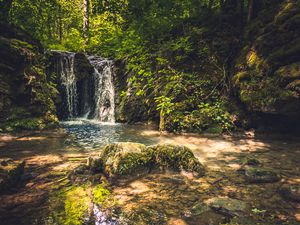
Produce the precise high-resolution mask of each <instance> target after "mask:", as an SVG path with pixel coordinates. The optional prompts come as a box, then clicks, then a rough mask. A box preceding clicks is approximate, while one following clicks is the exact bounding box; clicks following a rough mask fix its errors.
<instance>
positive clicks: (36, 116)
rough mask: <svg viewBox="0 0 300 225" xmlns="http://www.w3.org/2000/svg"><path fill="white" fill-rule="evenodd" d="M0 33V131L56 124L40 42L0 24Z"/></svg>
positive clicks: (52, 91) (12, 27) (53, 91)
mask: <svg viewBox="0 0 300 225" xmlns="http://www.w3.org/2000/svg"><path fill="white" fill-rule="evenodd" d="M0 30H1V32H0V33H1V34H0V129H1V130H3V131H7V132H11V131H14V130H30V129H43V128H45V127H46V126H48V125H49V126H52V125H57V122H58V121H57V118H56V115H55V107H54V102H53V99H52V98H53V96H55V95H56V88H55V87H54V86H53V85H50V84H49V83H48V81H50V80H51V78H50V77H47V76H46V74H45V68H44V64H43V60H42V54H43V50H42V48H41V45H40V43H39V42H38V41H36V40H34V38H32V37H30V35H28V34H27V33H26V32H24V31H22V30H21V29H18V28H16V27H14V26H10V25H5V24H3V23H0Z"/></svg>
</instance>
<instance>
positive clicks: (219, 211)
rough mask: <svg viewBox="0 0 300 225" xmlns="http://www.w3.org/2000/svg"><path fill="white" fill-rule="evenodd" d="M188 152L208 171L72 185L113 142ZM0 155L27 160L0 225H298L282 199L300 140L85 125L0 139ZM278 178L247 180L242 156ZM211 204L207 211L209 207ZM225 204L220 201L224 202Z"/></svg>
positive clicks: (299, 173)
mask: <svg viewBox="0 0 300 225" xmlns="http://www.w3.org/2000/svg"><path fill="white" fill-rule="evenodd" d="M127 141H130V142H139V143H143V144H145V145H153V144H158V143H159V144H176V145H185V146H187V147H189V148H190V149H191V150H192V151H193V153H194V155H195V156H196V157H197V158H198V159H199V160H200V162H201V163H202V164H203V165H204V166H205V167H206V175H205V176H204V177H201V178H195V177H191V176H190V175H189V174H184V173H180V174H178V173H174V172H170V171H167V172H154V173H150V174H148V175H146V176H143V177H140V178H139V179H135V180H127V181H123V182H120V183H116V184H109V183H108V182H107V180H105V178H104V177H101V176H95V177H92V178H89V180H87V181H86V182H84V183H83V182H82V181H80V182H75V183H74V182H70V178H69V176H68V174H69V172H70V171H72V170H73V169H74V168H76V167H77V166H78V165H80V164H82V163H85V162H86V158H87V157H88V156H90V155H98V154H99V151H100V149H101V147H102V146H103V145H105V144H108V143H113V142H127ZM0 157H1V158H6V157H9V158H12V159H14V160H25V161H26V167H25V174H24V178H23V179H22V182H21V183H20V184H19V185H18V186H16V187H14V188H12V189H11V190H10V191H8V192H7V193H5V194H2V195H0V201H1V206H0V224H1V225H2V224H3V225H11V224H16V225H17V224H18V225H21V224H24V225H28V224H32V225H33V224H37V225H43V224H45V225H54V224H69V225H73V224H74V225H75V224H78V225H80V224H95V225H98V224H179V225H181V224H199V225H202V224H203V225H206V224H207V225H219V224H232V225H233V224H234V225H238V224H240V225H244V224H249V225H250V224H251V225H252V224H262V225H263V224H266V225H267V224H299V221H300V203H299V202H295V201H289V200H287V199H285V198H284V197H283V196H282V195H281V194H280V189H281V187H282V186H283V185H299V183H300V168H299V167H300V163H299V162H300V141H299V139H298V138H292V137H287V136H284V135H276V136H275V135H268V136H267V135H263V136H258V135H253V134H252V135H250V136H249V135H248V136H247V135H234V136H217V135H192V134H183V135H175V134H160V133H159V132H157V131H156V130H155V129H153V128H151V127H149V126H143V125H122V124H116V125H112V124H103V123H97V122H94V121H88V120H75V121H69V122H64V123H62V128H61V129H57V130H51V131H43V132H34V133H22V134H16V135H4V134H3V135H1V136H0ZM249 158H255V159H257V160H259V162H260V164H261V166H263V167H266V168H271V169H272V170H274V171H276V172H277V173H278V174H280V181H278V182H274V183H260V184H255V183H249V182H247V181H245V178H244V176H243V175H242V174H241V173H240V172H239V171H240V169H241V167H242V166H243V165H244V162H245V160H246V159H249ZM212 201H214V202H217V203H216V204H217V206H218V207H215V206H213V204H211V202H212ZM224 201H225V203H224Z"/></svg>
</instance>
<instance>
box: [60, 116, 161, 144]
mask: <svg viewBox="0 0 300 225" xmlns="http://www.w3.org/2000/svg"><path fill="white" fill-rule="evenodd" d="M61 124H62V126H63V127H64V128H65V129H66V131H67V132H68V133H69V134H70V135H72V137H73V139H74V141H75V142H76V143H77V144H78V145H80V146H81V147H84V148H87V149H90V148H96V147H101V146H103V145H105V144H108V143H113V142H139V143H143V144H145V145H152V144H155V143H157V142H158V141H159V140H158V137H157V136H153V137H149V136H143V131H144V130H145V129H146V127H144V126H137V125H135V126H131V125H126V124H113V123H102V122H99V121H94V120H86V119H76V120H73V121H65V122H61Z"/></svg>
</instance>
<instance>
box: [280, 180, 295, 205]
mask: <svg viewBox="0 0 300 225" xmlns="http://www.w3.org/2000/svg"><path fill="white" fill-rule="evenodd" d="M279 192H280V194H281V195H282V196H283V197H284V198H285V199H287V200H290V201H293V202H300V185H299V184H298V185H297V184H292V185H287V184H286V185H283V186H282V187H281V189H280V191H279Z"/></svg>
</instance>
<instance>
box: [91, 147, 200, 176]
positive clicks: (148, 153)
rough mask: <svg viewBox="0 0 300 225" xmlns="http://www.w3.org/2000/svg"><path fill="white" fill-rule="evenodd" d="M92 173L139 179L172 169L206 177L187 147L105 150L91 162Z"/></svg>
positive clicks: (116, 148) (107, 148)
mask: <svg viewBox="0 0 300 225" xmlns="http://www.w3.org/2000/svg"><path fill="white" fill-rule="evenodd" d="M88 165H89V168H90V170H92V171H93V172H100V171H102V172H104V173H105V174H106V175H107V176H108V177H110V178H118V177H120V176H122V177H127V176H128V175H130V176H131V177H136V176H139V175H142V174H145V173H148V172H149V171H150V170H151V169H162V170H165V169H170V170H173V171H187V172H192V173H194V174H195V175H196V176H203V175H204V167H203V166H202V164H201V163H200V162H199V160H198V159H197V158H196V157H195V156H194V154H193V153H192V151H191V150H190V149H188V148H186V147H184V146H174V145H155V146H150V147H146V146H145V145H142V144H139V143H131V142H120V143H114V144H110V145H107V146H105V147H104V148H103V149H102V152H101V154H100V157H99V158H90V159H89V160H88Z"/></svg>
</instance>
